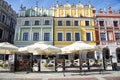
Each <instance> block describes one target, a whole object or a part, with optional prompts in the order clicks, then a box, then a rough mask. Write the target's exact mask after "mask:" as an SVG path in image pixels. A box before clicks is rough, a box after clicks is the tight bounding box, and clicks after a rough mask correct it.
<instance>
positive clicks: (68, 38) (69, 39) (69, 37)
mask: <svg viewBox="0 0 120 80" xmlns="http://www.w3.org/2000/svg"><path fill="white" fill-rule="evenodd" d="M66 41H71V33H66Z"/></svg>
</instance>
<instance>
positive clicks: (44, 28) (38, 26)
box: [14, 6, 53, 47]
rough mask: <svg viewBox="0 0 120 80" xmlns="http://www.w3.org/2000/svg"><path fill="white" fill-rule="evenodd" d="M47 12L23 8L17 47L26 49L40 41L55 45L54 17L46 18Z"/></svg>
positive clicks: (19, 22) (20, 14)
mask: <svg viewBox="0 0 120 80" xmlns="http://www.w3.org/2000/svg"><path fill="white" fill-rule="evenodd" d="M36 10H37V11H36ZM47 12H48V11H46V10H44V9H40V8H38V7H35V8H30V9H26V8H25V7H23V6H21V8H20V11H19V16H18V18H17V25H16V32H15V39H14V44H15V45H16V46H18V47H24V46H27V45H30V44H33V43H35V42H38V41H42V42H43V41H44V42H45V43H46V44H51V45H53V17H50V16H46V15H47V14H48V13H47Z"/></svg>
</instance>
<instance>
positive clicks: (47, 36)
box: [44, 33, 50, 41]
mask: <svg viewBox="0 0 120 80" xmlns="http://www.w3.org/2000/svg"><path fill="white" fill-rule="evenodd" d="M44 41H50V33H44Z"/></svg>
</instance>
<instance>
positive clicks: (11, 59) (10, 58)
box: [9, 54, 15, 64]
mask: <svg viewBox="0 0 120 80" xmlns="http://www.w3.org/2000/svg"><path fill="white" fill-rule="evenodd" d="M14 60H15V55H14V54H10V55H9V63H10V64H13V63H14Z"/></svg>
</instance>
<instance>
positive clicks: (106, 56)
mask: <svg viewBox="0 0 120 80" xmlns="http://www.w3.org/2000/svg"><path fill="white" fill-rule="evenodd" d="M102 53H103V59H104V60H106V59H110V50H109V48H103V50H102Z"/></svg>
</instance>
